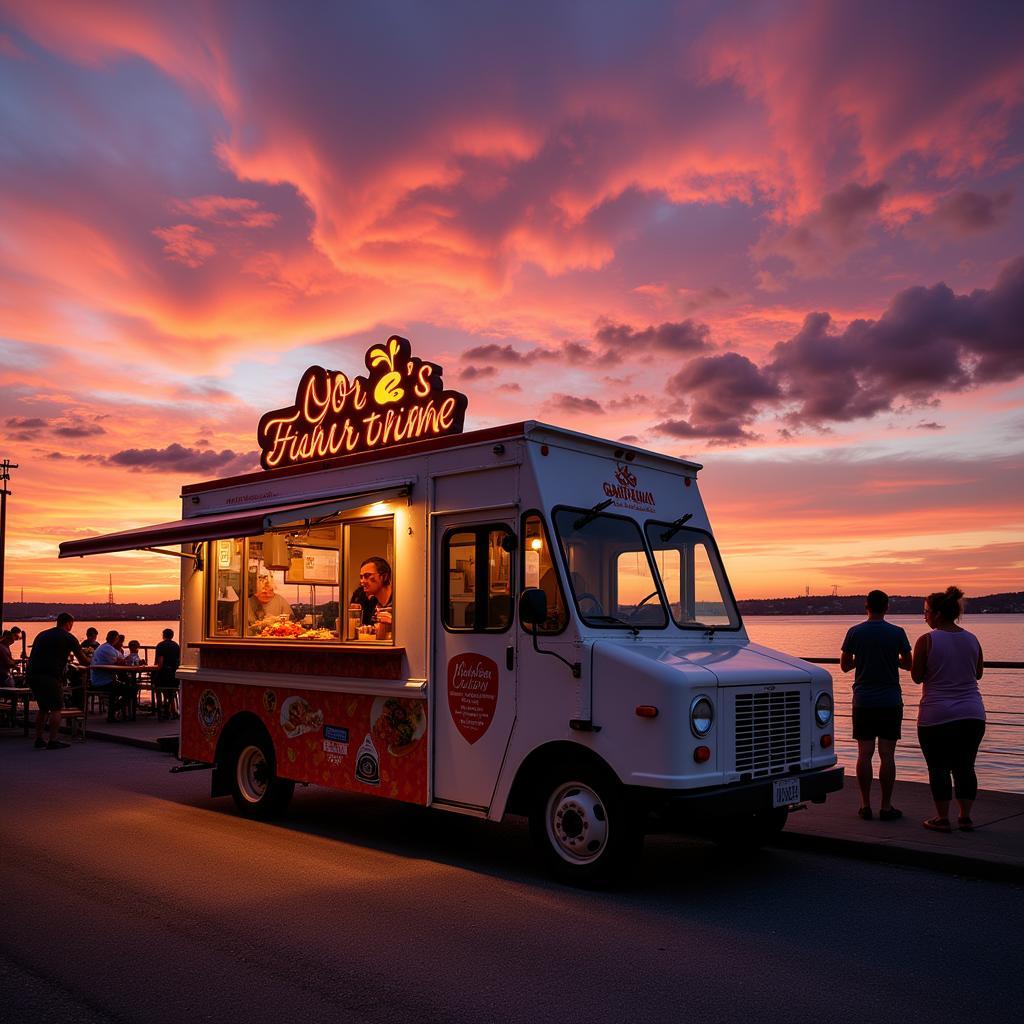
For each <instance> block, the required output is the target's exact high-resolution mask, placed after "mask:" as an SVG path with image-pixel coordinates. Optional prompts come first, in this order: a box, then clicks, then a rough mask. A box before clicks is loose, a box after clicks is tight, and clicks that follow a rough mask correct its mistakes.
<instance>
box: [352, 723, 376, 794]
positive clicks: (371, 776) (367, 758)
mask: <svg viewBox="0 0 1024 1024" xmlns="http://www.w3.org/2000/svg"><path fill="white" fill-rule="evenodd" d="M356 779H357V780H358V781H359V782H365V783H366V785H368V786H379V785H380V758H378V757H377V748H376V747H375V746H374V745H373V740H371V739H370V734H369V733H367V734H366V739H365V740H363V744H362V746H361V747H360V748H359V753H358V754H356Z"/></svg>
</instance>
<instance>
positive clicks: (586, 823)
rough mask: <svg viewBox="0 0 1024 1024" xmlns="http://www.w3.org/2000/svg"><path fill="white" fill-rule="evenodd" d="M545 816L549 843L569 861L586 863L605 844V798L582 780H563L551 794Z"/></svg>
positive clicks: (606, 820) (592, 859)
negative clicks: (565, 781)
mask: <svg viewBox="0 0 1024 1024" xmlns="http://www.w3.org/2000/svg"><path fill="white" fill-rule="evenodd" d="M545 820H546V823H547V832H548V839H549V840H550V842H551V845H552V847H553V848H554V850H555V851H556V852H557V853H558V855H559V856H560V857H561V858H562V859H563V860H566V861H568V862H569V863H570V864H589V863H591V862H592V861H595V860H597V858H598V857H600V856H601V854H602V853H603V852H604V850H605V848H606V847H607V845H608V816H607V814H606V813H605V807H604V801H603V800H602V799H601V798H600V796H598V794H597V793H596V792H595V791H594V790H592V789H591V788H590V787H589V786H587V785H585V784H584V783H582V782H567V783H564V784H563V785H561V786H559V787H558V788H557V789H556V790H555V791H554V793H552V794H551V798H550V799H549V800H548V806H547V814H546V815H545Z"/></svg>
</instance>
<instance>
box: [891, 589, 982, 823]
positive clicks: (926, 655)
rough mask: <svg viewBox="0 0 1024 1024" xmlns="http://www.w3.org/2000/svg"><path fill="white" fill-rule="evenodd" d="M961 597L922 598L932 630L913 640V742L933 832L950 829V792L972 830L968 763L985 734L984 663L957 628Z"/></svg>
mask: <svg viewBox="0 0 1024 1024" xmlns="http://www.w3.org/2000/svg"><path fill="white" fill-rule="evenodd" d="M963 596H964V592H963V591H962V590H960V589H959V588H958V587H947V588H946V590H945V592H944V593H935V594H929V595H928V597H926V598H925V601H924V617H925V621H926V622H927V623H928V625H929V626H931V627H932V631H931V632H930V633H925V634H924V635H923V636H920V637H918V639H917V643H916V644H915V645H914V660H913V668H912V669H911V672H910V676H911V678H912V679H913V680H914V682H915V683H920V684H921V705H920V708H919V709H918V713H917V738H918V742H920V744H921V753H922V754H924V759H925V761H926V762H927V763H928V784H929V785H930V786H931V791H932V799H933V800H934V801H935V817H934V818H928V819H927V820H926V821H924V822H922V824H923V825H924V827H925V828H927V829H931V830H932V831H933V832H951V831H952V827H951V826H950V824H949V802H950V800H951V799H952V797H953V795H954V793H955V794H956V802H957V804H958V805H959V807H960V816H959V818H958V819H957V824H958V826H959V828H960V830H961V831H962V832H971V831H973V830H974V822H973V821H971V807H972V806H973V804H974V800H975V797H977V795H978V776H977V775H976V774H975V771H974V761H975V759H976V758H977V756H978V747H979V746H981V738H982V736H984V735H985V705H984V704H983V703H982V700H981V690H979V689H978V680H979V679H980V678H981V676H982V672H983V671H984V667H985V664H984V658H983V655H982V652H981V644H980V643H979V642H978V638H977V637H976V636H975V635H974V634H973V633H969V632H968V631H967V630H966V629H962V628H961V627H960V626H958V625H957V621H956V620H957V619H959V618H960V613H961V611H962V610H963V606H962V604H961V599H962V598H963ZM950 777H952V780H953V782H952V785H951V784H950Z"/></svg>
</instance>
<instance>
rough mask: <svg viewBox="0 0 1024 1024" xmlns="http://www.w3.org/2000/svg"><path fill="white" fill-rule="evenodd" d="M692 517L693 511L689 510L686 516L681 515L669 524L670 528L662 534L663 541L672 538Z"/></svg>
mask: <svg viewBox="0 0 1024 1024" xmlns="http://www.w3.org/2000/svg"><path fill="white" fill-rule="evenodd" d="M692 518H693V513H692V512H687V513H686V515H685V516H680V517H679V518H678V519H677V520H675V522H673V523H670V524H669V528H668V529H667V530H666V531H665V532H664V533H663V534H662V535H661V539H662V540H663V541H666V540H671V539H672V538H673V537H674V536H675V535H676V534H677V533H678V532H679V531H680V530H681V529H682V528H683V527H684V526H685V525H686V524H687V523H688V522H689V521H690V520H691V519H692Z"/></svg>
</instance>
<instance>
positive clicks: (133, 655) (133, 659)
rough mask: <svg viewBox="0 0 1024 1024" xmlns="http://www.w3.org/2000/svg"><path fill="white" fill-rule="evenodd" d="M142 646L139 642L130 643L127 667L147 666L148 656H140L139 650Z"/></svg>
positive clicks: (132, 641) (131, 641)
mask: <svg viewBox="0 0 1024 1024" xmlns="http://www.w3.org/2000/svg"><path fill="white" fill-rule="evenodd" d="M141 646H142V644H140V643H139V641H138V640H129V641H128V660H127V661H126V662H125V664H126V665H145V664H146V656H145V655H144V654H139V648H140V647H141Z"/></svg>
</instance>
